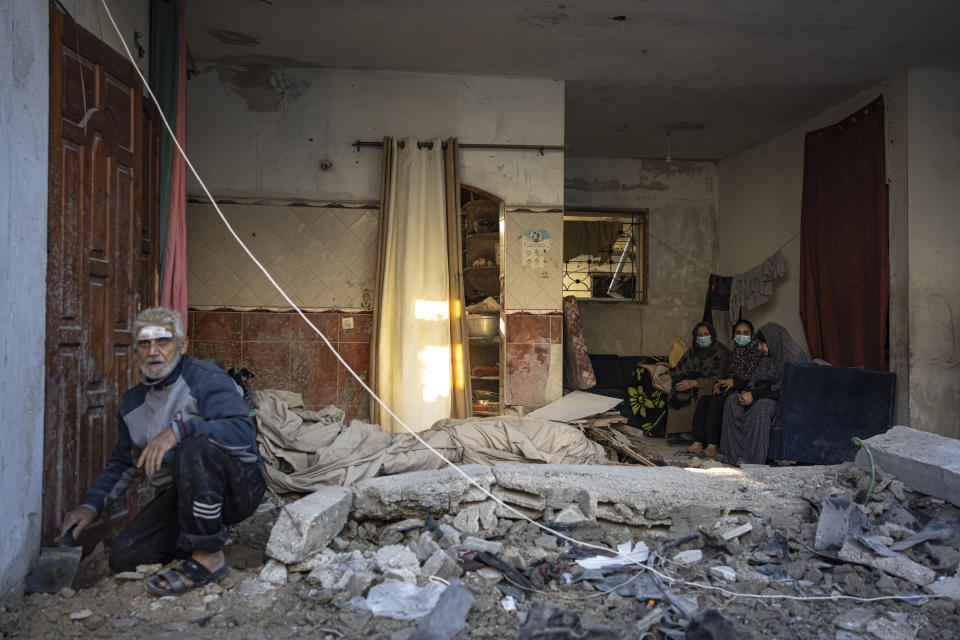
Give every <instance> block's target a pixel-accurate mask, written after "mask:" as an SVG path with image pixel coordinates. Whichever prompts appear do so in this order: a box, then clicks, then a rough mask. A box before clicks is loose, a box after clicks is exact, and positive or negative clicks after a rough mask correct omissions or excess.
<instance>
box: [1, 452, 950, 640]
mask: <svg viewBox="0 0 960 640" xmlns="http://www.w3.org/2000/svg"><path fill="white" fill-rule="evenodd" d="M673 448H677V447H673ZM865 481H866V479H865V477H864V474H863V473H862V472H860V471H859V470H858V469H855V468H849V467H840V468H838V472H837V475H836V483H835V486H833V487H824V488H823V490H822V492H821V494H820V495H811V496H810V501H811V508H810V511H809V513H808V514H806V516H804V517H803V518H801V519H799V520H794V521H770V520H768V521H763V520H760V519H758V518H755V517H753V516H749V515H734V516H731V517H730V518H729V519H727V520H726V521H724V522H720V523H704V524H703V526H702V527H701V528H700V530H701V535H700V536H699V537H697V538H696V539H694V540H691V541H689V542H687V543H685V544H683V545H681V546H679V547H676V548H673V549H670V550H668V551H665V552H664V554H663V555H664V556H665V557H666V558H667V560H666V561H665V562H662V563H659V564H658V565H657V567H658V569H659V570H660V571H661V572H663V573H665V574H666V575H669V576H672V577H676V578H679V579H683V580H686V581H690V582H696V583H699V584H702V585H708V586H711V587H716V588H725V589H728V590H732V591H736V592H740V593H747V594H760V595H765V596H777V595H788V596H816V597H829V596H831V595H837V594H847V595H853V596H857V597H860V598H873V597H879V596H889V595H894V594H904V593H917V592H918V591H919V592H922V589H920V588H919V587H918V586H917V585H916V584H913V583H911V582H909V581H907V580H904V579H901V578H898V577H893V576H890V575H888V574H886V573H884V572H882V571H880V570H879V569H875V568H870V567H867V566H863V565H860V564H854V563H850V562H843V561H839V560H837V559H836V557H835V556H836V554H834V557H833V558H828V557H825V556H826V555H829V554H824V555H818V554H816V553H813V552H812V551H811V547H812V546H813V538H814V534H815V531H816V528H817V518H818V516H817V511H818V508H819V501H820V500H821V499H822V498H824V497H827V496H828V495H849V496H851V497H852V496H853V495H855V493H856V492H857V491H858V490H859V489H862V488H863V487H864V486H865ZM881 484H884V488H882V489H880V490H876V491H874V494H873V495H872V496H871V500H870V502H869V503H868V505H867V509H866V512H867V514H868V515H869V517H870V518H872V519H877V518H882V517H883V514H884V513H886V512H888V511H890V512H891V513H892V511H891V510H892V509H893V508H894V507H903V508H904V509H905V510H906V511H907V512H908V513H909V514H911V515H912V516H914V517H915V518H916V520H917V522H916V527H917V528H919V527H920V526H922V525H923V524H925V523H927V522H928V521H930V520H931V519H933V518H939V519H940V520H939V522H944V523H948V524H949V526H950V527H951V529H952V533H951V534H950V535H949V536H948V537H946V538H945V539H940V540H937V541H933V542H924V543H922V544H919V545H917V546H914V547H913V548H911V549H910V550H908V551H906V552H905V555H907V556H909V557H910V558H912V559H913V560H915V561H916V562H917V563H919V564H921V565H923V566H925V567H928V568H930V569H932V570H934V571H936V573H937V575H938V576H941V577H945V578H947V577H951V576H955V575H956V574H957V571H958V563H960V533H958V532H960V510H958V509H957V508H956V507H954V506H952V505H950V504H945V503H943V501H940V500H937V499H933V498H930V497H927V496H923V495H920V494H915V493H911V492H909V491H906V492H903V491H902V489H900V488H899V487H897V486H896V485H894V486H893V487H892V488H891V482H890V479H889V478H887V479H886V482H885V483H881ZM878 486H879V485H878ZM894 494H896V495H894ZM280 513H281V511H280V509H279V506H278V505H276V504H274V503H272V502H270V501H267V502H265V503H264V505H262V506H261V509H260V510H259V511H258V513H257V514H256V515H255V516H253V517H252V518H251V519H249V520H247V521H246V522H244V523H242V524H241V525H238V526H236V527H233V528H232V529H231V532H230V537H231V544H230V545H229V546H228V547H227V550H226V551H227V557H228V563H229V565H230V567H231V574H230V576H229V577H228V578H226V579H224V580H223V581H221V582H220V583H219V584H217V585H209V586H207V587H204V588H202V589H199V590H197V591H195V592H192V593H189V594H186V595H184V596H181V597H178V598H173V597H166V598H157V597H155V596H153V595H151V594H149V593H148V592H147V591H146V590H145V589H144V586H143V584H142V581H141V580H125V579H119V578H117V577H115V576H112V575H110V574H109V571H108V570H107V567H106V560H105V558H106V552H105V550H104V549H103V548H99V549H98V551H96V552H95V553H94V554H92V555H91V556H90V557H88V558H86V559H85V560H84V562H83V565H82V567H81V572H80V574H79V575H78V580H77V583H76V584H75V586H76V589H75V590H68V591H65V592H63V593H61V594H58V595H46V594H34V595H30V596H26V597H23V596H15V597H11V598H8V599H7V600H6V601H5V602H4V603H3V604H2V609H0V637H3V638H13V637H18V638H62V637H97V638H178V639H179V638H198V639H199V638H211V639H212V638H232V639H233V638H240V639H251V640H252V639H260V638H262V639H267V638H294V637H296V638H299V637H309V638H331V639H333V638H361V637H362V638H366V639H368V640H406V639H407V638H408V637H409V636H411V635H412V634H413V631H414V629H415V628H416V626H417V622H415V621H413V622H405V621H397V620H392V619H389V618H384V617H373V616H372V615H371V614H370V613H368V612H363V611H358V610H356V609H354V608H353V607H351V606H349V605H346V606H345V603H346V602H347V601H348V600H350V598H351V597H353V596H354V595H358V593H357V592H356V591H357V589H356V588H355V587H352V586H350V587H347V588H341V589H324V588H323V586H322V584H319V583H318V582H317V580H316V579H311V578H308V573H306V572H302V573H296V572H291V573H289V579H288V580H287V581H286V583H285V584H282V586H279V587H276V588H274V587H271V586H270V585H268V584H266V583H265V582H263V581H261V580H259V579H258V576H259V575H260V572H261V569H262V568H263V563H264V560H265V558H264V554H263V549H264V548H265V545H266V541H267V538H268V536H269V532H270V529H271V527H272V525H273V523H274V522H275V520H276V519H277V517H279V516H280ZM420 522H421V523H422V521H420ZM440 522H441V523H444V524H447V525H449V524H450V523H452V522H453V518H452V517H449V516H448V517H445V518H442V519H441V520H440ZM746 523H749V524H750V525H751V526H752V530H750V531H749V532H747V533H746V534H744V535H742V536H740V537H735V538H732V539H731V540H729V541H724V540H723V539H722V537H720V536H719V535H718V533H719V532H721V531H723V530H726V529H729V528H731V527H736V526H740V525H743V524H746ZM417 524H418V523H417V522H410V521H407V522H405V523H401V524H400V525H399V526H398V523H385V522H371V521H365V522H357V521H355V520H351V521H349V522H348V524H347V526H346V527H345V528H344V530H343V531H342V532H341V534H340V537H339V538H338V539H337V540H335V542H334V544H333V545H332V546H333V547H334V548H335V550H336V551H337V552H340V553H341V555H344V554H347V553H349V552H355V553H354V556H355V557H357V558H359V557H361V556H363V557H369V556H371V555H372V553H374V552H376V551H377V550H379V549H382V548H384V547H386V546H388V545H397V544H399V545H411V544H412V548H417V545H419V544H421V543H424V541H425V539H426V538H430V539H431V540H432V541H433V542H436V543H437V544H438V545H439V546H441V547H443V548H448V547H449V546H450V545H451V544H452V543H455V542H456V540H455V539H451V535H444V536H441V533H442V532H441V531H439V530H433V531H428V530H426V529H430V528H432V527H431V525H432V523H426V525H427V526H426V528H424V527H419V526H415V525H417ZM715 524H716V525H718V526H714V525H715ZM410 527H412V528H410ZM445 530H446V531H447V532H448V533H449V531H450V529H445ZM887 530H888V531H889V530H890V528H889V527H888V529H887ZM895 533H896V534H897V535H900V536H907V535H909V533H910V532H909V531H908V530H907V529H902V530H901V529H895ZM572 535H573V536H574V537H576V538H578V539H580V540H583V541H585V542H591V543H600V544H604V545H607V546H610V547H615V546H616V545H617V544H619V543H622V542H625V541H627V540H634V541H636V540H638V539H639V540H642V541H644V542H645V543H646V544H647V546H648V547H649V548H650V549H654V548H656V547H658V546H659V545H662V544H664V543H667V542H670V540H671V537H670V535H669V534H668V533H667V532H666V531H662V530H653V529H648V530H644V531H630V530H629V529H628V528H626V527H623V526H619V527H617V526H613V525H605V526H601V525H599V524H597V523H589V522H587V523H582V524H578V525H575V526H574V527H573V529H572ZM452 537H453V538H457V536H452ZM464 537H466V536H464ZM480 537H483V538H486V539H488V540H491V541H494V542H498V543H500V544H502V545H503V546H502V548H499V549H498V552H497V554H496V555H497V557H499V558H501V559H503V560H505V561H506V562H508V563H510V564H511V565H513V566H514V567H517V568H518V569H519V570H520V571H521V573H522V574H523V575H524V577H525V578H529V579H530V580H531V582H533V583H534V585H535V590H533V591H529V590H528V591H527V592H525V593H524V592H522V591H518V590H516V589H511V587H513V585H510V584H509V582H510V581H509V580H508V579H505V577H504V576H503V574H502V573H500V572H498V571H494V570H491V569H489V568H488V567H486V568H483V570H480V571H477V569H479V568H480V567H481V566H482V565H481V564H480V563H477V562H470V557H471V556H470V555H469V554H461V555H460V558H461V563H462V565H463V568H466V569H468V570H467V571H466V572H465V573H463V576H462V581H463V583H464V585H465V586H466V587H467V588H468V589H469V590H470V591H471V592H472V593H473V596H474V600H473V603H472V606H471V608H470V610H469V614H468V616H467V618H466V624H467V626H466V628H465V629H464V630H463V631H462V632H460V634H459V635H457V636H456V637H457V638H461V639H479V638H534V637H536V638H558V639H559V638H571V639H572V638H592V639H595V640H598V639H601V638H637V639H640V638H641V637H643V638H651V637H653V638H663V637H677V638H682V637H684V635H683V631H682V628H683V627H682V625H683V624H685V623H684V622H683V621H681V620H675V619H674V618H675V617H676V616H675V615H674V614H673V613H671V610H670V607H669V606H668V605H669V603H668V602H667V599H666V598H663V599H656V598H654V599H649V600H648V599H646V598H640V597H637V596H638V594H637V593H636V592H634V585H635V584H636V583H640V582H642V581H643V580H645V578H643V575H642V573H643V572H638V571H637V570H636V568H634V569H632V570H625V571H623V572H621V573H619V574H614V576H613V578H614V579H616V580H631V582H629V583H627V584H625V585H623V586H622V587H621V588H620V589H619V591H620V593H623V594H625V595H618V594H617V593H607V592H606V591H607V590H609V589H610V588H612V587H611V586H610V584H609V583H606V584H605V585H600V584H597V583H596V582H593V583H591V582H590V581H589V580H583V581H580V582H573V583H572V584H568V583H567V580H566V579H565V578H564V576H563V574H564V573H567V574H569V578H571V579H572V580H574V581H575V580H576V579H577V577H578V576H579V575H581V574H582V572H583V569H581V568H580V567H578V566H577V565H576V564H575V563H574V560H573V559H572V558H571V557H569V553H570V546H569V545H567V544H562V545H558V544H557V539H556V538H554V537H553V536H549V535H544V534H543V532H542V531H541V530H539V529H538V528H536V527H534V526H533V525H531V524H529V523H526V522H524V521H518V520H510V519H506V518H500V519H499V520H498V521H497V523H496V526H495V527H494V529H493V530H491V531H487V532H484V533H483V534H481V536H480ZM433 542H431V544H433ZM688 549H699V550H701V551H702V554H703V555H702V559H700V560H699V561H696V562H694V563H693V564H691V565H689V566H681V565H679V564H677V563H674V562H672V561H671V560H670V559H671V558H673V557H674V555H675V554H676V553H677V552H679V551H682V550H688ZM717 565H725V566H729V567H731V568H733V569H734V570H735V571H736V573H737V578H736V580H735V581H734V582H726V581H725V580H722V579H719V578H718V577H717V576H716V575H715V572H711V568H712V567H716V566H717ZM459 572H460V569H457V573H459ZM618 575H619V577H617V576H618ZM379 580H382V578H378V580H377V581H379ZM366 586H369V585H365V586H364V587H362V588H361V593H364V592H365V591H366V589H365V587H366ZM351 589H353V591H354V592H353V593H351ZM505 591H506V592H507V593H509V594H513V595H514V596H515V600H516V601H517V604H518V606H519V608H520V611H508V610H506V609H505V608H504V604H503V601H504V598H505V593H504V592H505ZM671 591H672V593H673V594H675V595H676V596H680V597H686V598H690V597H694V598H696V605H697V607H699V608H704V607H713V608H716V609H718V610H719V611H721V612H722V613H723V614H724V615H725V616H727V617H728V618H729V620H728V621H727V622H728V623H729V622H730V620H732V621H737V622H738V623H741V624H742V625H744V627H745V628H746V629H747V630H744V629H742V628H741V629H740V630H739V631H738V632H737V637H751V635H750V634H751V633H752V634H753V635H752V637H756V638H818V639H820V638H826V639H830V640H833V639H836V640H857V639H860V638H862V639H873V638H879V639H880V640H888V639H889V640H894V639H900V638H906V639H908V640H909V639H912V638H919V639H921V640H926V639H934V638H960V602H958V601H956V600H954V599H950V598H939V599H938V598H923V599H922V600H918V601H916V602H915V603H914V604H910V603H908V602H904V601H899V600H883V601H879V602H872V603H871V602H857V601H853V600H829V599H825V600H815V601H800V600H789V599H779V598H769V599H765V600H759V599H751V598H746V597H742V596H741V597H730V596H728V595H724V594H723V593H721V592H719V591H716V590H705V589H700V588H694V587H690V586H681V585H674V586H673V587H672V588H671ZM537 601H541V602H544V603H546V604H547V605H548V607H550V608H551V609H561V610H567V611H569V612H575V613H576V614H578V616H577V615H572V614H569V613H568V614H566V615H565V616H562V617H556V618H555V619H554V620H553V622H552V623H551V624H553V626H554V627H556V628H555V629H554V630H553V631H552V632H551V634H546V633H544V628H543V625H541V626H540V628H539V631H538V630H537V629H534V628H532V627H531V626H530V625H527V626H526V627H524V621H525V620H526V619H527V613H526V611H527V610H528V609H531V608H533V607H535V606H537V605H535V604H534V603H535V602H537ZM658 612H659V613H664V612H665V613H666V614H667V615H666V616H665V617H662V618H661V617H659V616H658V615H657V613H658ZM651 613H653V614H654V615H653V616H650V615H649V614H651ZM71 615H73V617H74V618H79V619H75V620H74V619H71ZM645 618H648V624H646V625H643V626H642V628H638V623H639V622H640V621H642V620H644V619H645ZM650 618H653V622H652V624H650V623H649V619H650ZM605 627H606V628H609V629H610V631H603V629H604V628H605ZM644 630H648V631H649V634H648V635H644V634H643V631H644ZM691 633H692V632H691ZM687 637H703V638H705V637H710V636H707V635H695V634H694V635H689V634H688V636H687Z"/></svg>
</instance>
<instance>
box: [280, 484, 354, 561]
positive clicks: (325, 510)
mask: <svg viewBox="0 0 960 640" xmlns="http://www.w3.org/2000/svg"><path fill="white" fill-rule="evenodd" d="M352 504H353V493H352V492H351V491H350V490H349V489H344V488H343V487H322V488H321V489H318V490H317V491H315V492H313V493H311V494H310V495H308V496H306V497H303V498H301V499H299V500H297V501H296V502H292V503H290V504H289V505H287V508H286V509H284V510H281V511H280V514H279V515H278V516H277V523H276V524H275V525H274V526H273V530H272V531H271V532H270V540H269V541H268V542H267V555H268V556H270V557H271V558H275V559H277V560H279V561H280V562H283V563H284V564H293V563H295V562H302V561H303V560H305V559H306V558H307V557H309V556H311V555H313V554H314V553H316V552H317V551H320V550H321V549H323V548H324V547H326V546H327V545H328V544H329V543H330V541H331V540H333V537H334V536H336V535H337V534H338V533H340V530H341V529H343V526H344V525H345V524H346V522H347V517H348V516H349V515H350V507H351V506H352ZM288 514H289V515H288ZM291 516H292V518H293V520H294V521H295V522H296V524H295V523H294V522H291Z"/></svg>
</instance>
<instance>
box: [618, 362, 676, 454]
mask: <svg viewBox="0 0 960 640" xmlns="http://www.w3.org/2000/svg"><path fill="white" fill-rule="evenodd" d="M670 369H671V367H670V363H668V362H667V358H666V357H664V356H648V357H645V358H643V359H641V360H640V361H639V362H638V363H637V368H636V369H635V370H634V372H633V384H631V385H630V386H628V387H627V398H628V400H629V405H630V418H629V419H630V422H629V424H630V425H631V426H634V427H637V428H638V429H643V431H644V432H645V433H646V434H647V435H648V436H654V437H662V436H663V434H664V433H665V432H666V429H667V394H668V393H669V392H670V389H669V388H668V387H664V386H663V384H661V383H658V382H656V379H657V377H659V376H661V374H662V373H663V372H667V371H669V370H670Z"/></svg>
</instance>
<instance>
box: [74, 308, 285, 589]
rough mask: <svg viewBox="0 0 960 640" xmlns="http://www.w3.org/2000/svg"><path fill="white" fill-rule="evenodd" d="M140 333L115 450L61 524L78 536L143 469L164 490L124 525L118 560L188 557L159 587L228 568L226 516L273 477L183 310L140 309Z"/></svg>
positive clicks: (237, 399) (209, 578)
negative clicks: (190, 351) (133, 380)
mask: <svg viewBox="0 0 960 640" xmlns="http://www.w3.org/2000/svg"><path fill="white" fill-rule="evenodd" d="M134 335H135V336H136V350H137V356H138V359H139V364H140V372H141V374H142V375H141V380H140V384H138V385H137V386H135V387H133V388H132V389H130V390H129V391H127V392H126V393H124V394H123V398H122V400H121V403H120V411H119V414H118V416H117V443H116V446H115V447H114V449H113V453H112V455H111V456H110V459H109V460H108V461H107V464H106V466H105V468H104V469H103V471H101V472H100V476H99V477H98V478H97V481H96V483H95V484H94V486H93V489H91V490H90V491H89V492H88V493H87V494H86V497H85V499H84V502H83V504H81V505H80V506H79V507H77V508H76V509H74V510H73V511H71V512H69V513H67V514H66V516H64V519H63V523H62V525H61V531H60V534H61V535H63V534H65V533H66V532H67V531H68V530H69V529H70V528H71V527H72V528H73V533H74V536H75V537H76V536H79V535H80V533H81V532H82V531H83V530H84V528H85V527H86V526H87V525H89V524H90V523H91V522H93V520H94V519H95V518H96V517H97V516H98V515H99V514H100V513H101V512H102V511H103V509H104V508H105V507H106V506H107V505H109V504H110V503H111V502H113V501H115V500H118V499H119V498H120V497H121V496H122V495H123V493H124V491H126V490H127V488H129V487H130V485H131V483H132V482H133V480H134V478H136V477H137V476H138V475H139V474H140V472H141V470H142V471H143V472H145V473H146V475H147V479H148V480H149V481H150V484H151V485H153V487H154V488H155V489H156V497H155V498H154V499H153V500H152V501H151V502H150V503H148V504H147V505H146V506H145V507H144V508H143V510H141V511H140V513H138V514H137V515H136V516H135V517H134V519H133V521H132V522H131V523H130V524H129V525H128V526H127V527H126V528H125V529H124V530H123V531H121V532H120V535H119V536H118V538H117V540H116V542H115V543H114V545H113V547H112V549H111V551H110V567H111V568H112V569H113V570H114V571H117V572H119V571H130V570H133V569H134V568H135V567H136V566H137V565H138V564H146V563H154V562H161V563H166V562H169V561H170V560H173V559H175V558H187V559H186V560H185V561H184V562H182V563H181V564H179V565H177V566H176V567H174V568H173V569H171V570H168V571H164V572H163V573H162V574H160V575H159V576H154V577H152V578H150V579H148V581H147V587H148V588H149V589H150V590H151V591H153V592H154V593H156V594H159V595H169V594H178V593H183V592H185V591H189V590H190V589H194V588H196V587H199V586H201V585H204V584H208V583H210V582H213V581H216V580H219V579H220V578H221V577H223V576H224V575H225V574H226V572H227V568H226V566H225V561H224V556H223V551H222V549H223V545H224V543H225V541H226V527H225V525H227V524H232V523H235V522H240V521H241V520H243V519H245V518H247V517H248V516H250V514H252V513H253V511H254V510H255V509H256V508H257V506H258V505H259V504H260V500H261V498H262V497H263V492H264V490H265V488H266V486H265V484H264V479H263V472H262V469H261V468H260V454H259V452H258V451H257V446H256V442H255V436H256V428H255V426H254V424H253V422H252V421H251V419H250V416H249V412H248V409H247V406H246V405H245V404H244V402H243V398H242V396H241V395H240V394H239V393H238V391H237V387H236V385H235V384H234V382H233V380H232V379H231V378H230V377H229V376H228V375H227V374H226V373H224V372H223V371H221V370H220V369H219V368H218V367H216V366H214V365H212V364H210V363H207V362H203V361H200V360H196V359H195V358H191V357H190V356H187V355H184V353H185V352H186V350H187V341H186V338H185V337H184V335H183V323H182V322H181V320H180V316H179V315H178V314H177V312H176V311H173V310H171V309H165V308H162V307H154V308H152V309H146V310H144V311H142V312H140V313H139V314H138V315H137V317H136V320H135V321H134Z"/></svg>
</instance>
